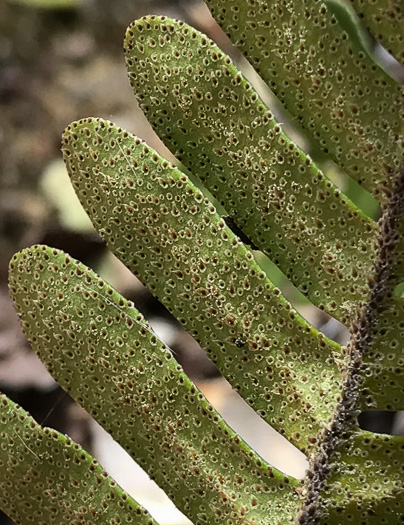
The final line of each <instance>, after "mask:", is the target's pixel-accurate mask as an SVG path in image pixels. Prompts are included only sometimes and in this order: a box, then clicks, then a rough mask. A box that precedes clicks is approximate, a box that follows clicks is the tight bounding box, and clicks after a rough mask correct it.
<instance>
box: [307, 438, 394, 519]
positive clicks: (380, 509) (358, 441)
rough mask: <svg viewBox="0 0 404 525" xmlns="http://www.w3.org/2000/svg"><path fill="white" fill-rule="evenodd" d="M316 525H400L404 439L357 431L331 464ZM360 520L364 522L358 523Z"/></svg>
mask: <svg viewBox="0 0 404 525" xmlns="http://www.w3.org/2000/svg"><path fill="white" fill-rule="evenodd" d="M321 514H322V518H321V519H319V521H318V522H317V523H319V524H321V525H328V524H330V523H342V522H341V517H342V516H343V523H344V524H350V523H355V524H357V523H366V525H380V524H383V523H385V524H388V525H399V524H400V523H402V518H403V516H404V437H396V436H386V435H382V434H372V433H371V432H364V431H361V430H358V429H356V430H355V431H354V432H353V434H352V435H351V436H349V438H348V439H347V440H346V441H344V442H343V444H342V445H341V446H340V447H339V448H338V449H337V451H336V452H335V454H334V457H333V461H332V463H331V475H330V477H329V478H328V480H327V482H326V486H325V488H324V490H323V493H322V502H321ZM358 520H361V521H358Z"/></svg>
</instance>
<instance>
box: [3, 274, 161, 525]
mask: <svg viewBox="0 0 404 525" xmlns="http://www.w3.org/2000/svg"><path fill="white" fill-rule="evenodd" d="M33 285H34V283H33V282H31V283H29V284H28V286H29V287H32V286H33ZM0 508H2V509H3V510H4V511H5V512H6V513H7V514H8V515H9V516H10V517H11V518H12V519H13V520H14V521H15V522H16V523H18V524H29V523H32V524H33V525H50V524H53V523H55V524H56V523H57V524H60V525H70V524H72V523H74V524H78V523H80V524H81V525H92V524H94V523H99V524H101V523H102V524H105V525H107V524H108V525H113V524H114V525H115V524H118V523H133V524H135V525H157V523H156V522H155V521H154V520H153V519H152V518H151V517H150V515H149V514H148V513H147V512H146V511H145V510H144V509H142V508H141V507H139V506H138V505H137V504H136V502H135V501H133V500H132V498H130V497H129V496H128V495H127V494H125V493H124V492H123V490H122V489H121V488H120V487H118V486H117V485H116V483H115V482H114V481H113V480H112V479H111V478H110V477H109V476H108V475H107V473H106V472H105V470H103V468H102V467H101V466H100V465H99V464H98V463H97V461H96V460H95V459H94V458H92V457H91V456H90V455H89V454H87V452H86V451H85V450H83V449H82V448H81V447H80V446H79V445H77V444H76V443H74V442H73V441H72V440H71V439H70V438H69V437H67V436H64V435H63V434H60V433H59V432H56V431H55V430H52V429H50V428H42V427H41V426H40V425H38V424H37V423H36V422H35V421H34V419H33V418H32V417H31V416H30V415H29V414H27V412H25V411H24V410H23V409H22V408H20V407H18V406H17V405H16V404H15V403H13V402H12V401H11V400H10V399H8V398H7V397H6V396H5V395H3V394H0Z"/></svg>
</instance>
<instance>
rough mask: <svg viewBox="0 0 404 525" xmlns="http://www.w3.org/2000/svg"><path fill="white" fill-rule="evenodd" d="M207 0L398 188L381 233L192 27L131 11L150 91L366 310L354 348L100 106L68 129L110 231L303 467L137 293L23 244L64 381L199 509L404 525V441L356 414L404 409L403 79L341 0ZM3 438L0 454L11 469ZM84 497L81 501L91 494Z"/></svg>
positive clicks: (285, 96) (367, 176)
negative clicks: (251, 420) (242, 416)
mask: <svg viewBox="0 0 404 525" xmlns="http://www.w3.org/2000/svg"><path fill="white" fill-rule="evenodd" d="M208 4H209V6H210V7H211V9H212V13H213V14H214V16H215V17H216V19H217V20H218V21H219V23H221V24H222V26H223V27H224V29H225V30H226V31H227V32H228V33H229V34H230V36H231V37H232V39H233V41H234V43H235V44H236V45H238V46H239V47H240V49H242V51H243V52H245V53H246V55H247V56H248V58H249V59H250V61H251V63H252V64H253V65H254V66H255V67H256V68H257V70H258V71H259V72H260V73H261V75H262V77H263V78H264V80H266V81H267V82H268V83H269V85H270V87H271V88H272V89H273V90H274V91H275V92H276V93H277V95H278V96H279V98H280V99H281V100H282V102H283V103H284V104H285V106H286V107H287V109H288V111H289V112H290V113H291V114H292V115H294V116H295V117H296V118H297V119H298V120H299V121H300V122H301V124H302V125H303V127H305V128H306V129H307V130H308V131H309V132H310V133H311V134H312V135H313V136H314V137H315V138H316V139H317V140H318V141H319V144H320V145H321V147H322V148H323V149H324V151H326V152H328V153H329V154H330V156H331V157H332V158H333V159H334V161H335V162H337V163H338V164H339V165H340V166H341V167H342V168H344V169H345V170H346V172H347V173H349V174H350V175H351V176H352V177H354V178H356V180H358V181H359V182H361V183H362V184H363V185H364V186H365V187H366V188H367V189H369V190H370V191H372V192H373V193H374V195H376V196H377V197H378V198H379V199H380V201H381V203H387V205H386V212H385V218H384V222H383V228H382V231H381V235H380V236H379V237H380V239H379V242H378V241H377V231H378V229H377V227H376V225H375V224H374V223H373V222H372V221H371V220H370V219H369V218H367V217H366V216H364V215H363V214H362V213H361V212H360V211H359V210H358V209H356V208H355V206H354V205H353V204H352V203H351V202H350V201H349V200H348V199H347V198H346V197H345V196H344V195H342V194H341V193H340V191H338V189H337V188H336V187H335V186H334V185H333V184H332V183H331V182H330V181H329V180H327V178H326V177H325V176H324V175H323V174H322V173H321V171H320V170H319V169H318V168H317V167H316V166H315V165H314V164H313V163H312V162H311V160H310V159H309V158H308V157H307V156H306V155H305V154H304V153H303V152H302V151H300V150H299V149H298V148H297V147H296V146H295V145H294V144H293V143H292V142H291V141H290V140H289V139H288V138H287V137H286V136H285V135H284V134H283V132H282V130H281V128H280V126H279V125H278V123H277V122H276V121H275V120H274V118H273V117H272V115H271V113H270V111H269V110H268V108H267V107H265V105H264V104H263V103H262V101H261V100H260V99H259V97H258V95H257V94H256V93H255V91H254V89H253V88H252V87H251V86H250V84H249V83H248V82H247V81H246V79H245V78H243V76H242V75H241V73H240V72H239V71H238V70H237V69H236V67H235V66H234V65H233V64H232V62H231V60H230V59H229V58H228V57H227V56H225V55H224V54H223V53H222V52H221V51H220V49H218V47H217V46H216V45H215V44H214V43H213V42H211V41H210V40H209V39H208V38H207V37H205V36H204V35H202V34H200V33H198V32H197V31H196V30H194V29H193V28H191V27H189V26H187V25H186V24H184V23H181V22H176V21H173V20H169V19H165V18H158V17H147V18H144V19H141V20H139V21H137V22H135V23H134V24H132V26H130V28H129V29H128V32H127V35H126V39H125V52H126V59H127V65H128V70H129V77H130V80H131V83H132V86H133V87H134V91H135V93H136V95H137V97H138V100H139V102H140V105H141V107H142V109H143V110H144V112H145V113H146V115H147V117H148V119H149V120H150V122H151V123H152V125H153V126H154V127H155V129H156V130H157V132H158V133H159V135H160V137H161V138H162V139H163V140H164V142H165V143H166V144H167V146H168V147H169V148H170V149H171V151H172V152H173V153H174V154H175V155H176V156H177V158H179V159H180V160H181V161H182V163H183V164H184V165H185V166H186V167H187V168H188V169H189V170H190V171H191V172H192V173H193V175H194V176H196V177H199V179H200V180H201V181H202V182H203V183H204V184H205V185H206V186H207V188H208V189H209V190H210V192H211V193H212V194H213V195H214V196H215V198H216V199H217V200H218V201H219V202H220V203H221V204H222V205H223V206H224V207H225V209H226V212H227V213H228V214H229V215H230V216H231V217H232V218H233V219H234V221H235V223H236V224H237V225H238V226H239V227H240V228H241V229H242V230H243V231H244V233H245V234H246V235H247V236H248V237H249V238H250V239H251V240H252V241H253V242H254V244H255V245H256V246H257V247H258V248H259V249H260V250H262V251H263V252H264V253H265V254H267V255H268V256H269V257H270V258H271V259H272V260H273V261H274V262H275V263H276V264H277V265H278V266H279V268H280V269H281V270H283V271H284V272H285V273H286V274H287V275H288V276H289V277H290V279H291V280H292V282H293V283H294V284H295V285H296V286H297V287H298V288H299V289H300V290H301V291H302V292H303V293H305V294H306V295H307V296H308V298H309V299H310V300H311V301H312V302H313V303H314V304H315V305H317V306H319V307H320V308H322V309H323V310H325V311H326V312H328V313H330V314H331V315H333V316H335V317H336V318H337V319H339V320H341V321H343V322H344V323H346V324H347V325H348V326H351V325H352V323H353V322H354V321H356V324H355V325H354V327H353V338H352V341H351V344H350V346H349V347H348V350H347V351H345V352H344V350H343V349H342V348H341V347H340V346H339V345H337V344H336V343H334V342H333V341H331V340H329V339H327V338H326V337H325V336H324V335H322V334H321V333H319V332H318V331H317V330H316V329H314V328H313V327H312V326H310V325H308V323H307V322H306V321H305V320H304V319H303V318H301V317H300V316H299V314H298V313H297V312H296V311H295V310H294V309H293V307H292V306H291V305H290V304H289V303H288V302H287V301H286V300H285V299H284V298H283V297H282V295H281V293H280V291H279V290H278V289H277V288H276V287H274V285H273V284H272V283H271V281H270V280H269V279H268V277H267V276H266V275H265V273H264V272H263V271H262V270H261V268H260V267H259V266H258V265H257V264H256V263H255V261H254V257H253V254H252V251H251V250H250V249H249V248H248V247H246V246H245V245H244V244H243V243H242V242H241V241H240V240H239V238H238V237H237V236H236V235H235V234H234V233H233V231H232V230H231V229H229V228H228V227H227V226H226V223H225V221H224V220H223V218H222V217H220V216H219V215H218V214H217V212H216V210H215V208H214V206H213V205H212V204H211V203H210V202H209V201H208V200H207V199H206V198H205V197H204V196H203V194H202V193H201V191H200V190H199V189H198V188H197V187H196V186H195V185H194V184H192V183H191V182H190V180H189V179H188V177H187V176H186V175H185V174H184V173H183V172H182V171H180V170H179V169H177V168H175V167H174V166H172V165H171V164H170V163H169V162H167V161H166V160H164V159H162V158H161V157H160V156H159V155H158V154H157V153H156V152H155V151H153V150H152V149H151V148H149V147H148V146H147V145H146V144H144V143H143V142H142V141H141V140H139V139H137V138H135V137H133V136H132V135H130V134H129V133H128V132H126V131H123V130H121V129H119V128H118V127H116V126H114V125H113V124H112V123H109V122H106V121H103V120H100V119H86V120H82V121H79V122H76V123H74V124H72V125H71V126H69V128H67V130H66V131H65V133H64V135H63V154H64V158H65V161H66V165H67V168H68V171H69V174H70V176H71V179H72V183H73V185H74V187H75V189H76V192H77V194H78V196H79V198H80V200H81V202H82V204H83V206H84V208H85V209H86V211H87V213H88V214H89V216H90V217H91V219H92V221H93V223H94V225H95V227H96V228H97V229H98V231H99V232H100V234H101V236H102V237H103V238H104V239H105V241H106V243H107V244H108V246H109V248H110V249H111V250H112V251H113V252H114V253H115V255H117V257H118V258H119V259H121V260H122V261H123V262H124V263H125V264H126V265H127V266H128V268H130V269H131V270H132V271H133V272H134V273H135V274H136V275H137V276H138V277H139V278H140V279H141V280H142V281H143V282H144V283H145V284H146V285H147V286H148V287H149V288H150V290H151V291H152V292H153V294H154V295H156V296H157V297H158V298H159V299H160V300H161V302H162V303H163V304H165V305H166V306H167V308H168V309H169V310H170V311H171V312H172V313H173V314H174V315H175V316H176V317H177V319H179V321H180V322H181V323H182V324H183V325H184V326H185V328H186V329H187V330H188V331H189V332H190V333H191V334H192V335H193V336H194V337H195V338H196V339H197V340H198V341H199V342H200V343H201V345H202V347H203V348H204V349H205V350H206V351H207V352H208V354H209V356H210V357H211V359H212V360H213V361H214V362H215V363H216V364H217V366H218V368H219V369H220V371H221V373H222V374H223V376H224V377H226V378H227V379H228V381H229V382H230V383H231V384H232V386H233V387H234V388H235V389H236V390H237V391H238V392H239V393H240V395H241V396H243V398H244V399H245V400H246V401H247V402H248V403H249V404H250V405H251V406H252V407H253V408H254V409H255V410H256V411H257V412H258V413H259V414H260V416H261V417H262V418H263V419H264V420H265V421H267V422H268V423H270V424H271V425H272V426H274V427H275V428H276V429H277V430H278V431H279V432H282V433H283V434H284V435H285V436H286V437H287V438H288V439H289V440H290V441H291V442H292V443H293V444H295V445H296V446H297V447H299V448H300V449H301V450H302V451H303V452H305V453H306V454H307V455H308V457H309V458H310V461H311V469H310V472H309V475H308V476H307V479H306V480H305V484H304V486H301V485H300V483H299V482H298V481H297V480H294V479H293V478H291V477H288V476H285V475H283V474H281V473H280V472H278V471H276V470H275V469H273V468H271V467H270V466H269V465H267V464H266V463H265V462H264V461H263V460H262V459H260V458H259V457H258V456H257V455H256V454H255V453H254V452H253V451H252V450H250V449H249V447H248V446H246V445H245V444H244V443H243V442H242V441H241V440H240V438H239V437H238V436H237V435H235V434H234V432H232V430H231V429H230V428H228V427H227V425H226V424H225V423H224V422H223V421H222V420H221V418H220V416H219V415H218V414H217V413H216V412H215V411H214V410H213V409H212V407H211V406H210V405H209V404H208V403H207V401H206V400H205V399H204V398H203V396H202V395H201V394H200V393H199V392H198V390H197V389H196V388H195V386H193V385H192V383H191V382H190V381H189V380H188V378H187V377H186V376H185V375H184V373H183V372H182V371H181V369H180V367H179V366H178V365H177V363H176V362H175V361H174V359H173V358H172V356H171V354H170V352H169V351H168V350H167V348H166V347H165V346H164V344H163V343H161V342H160V341H159V340H158V339H157V337H156V336H155V334H153V332H152V331H151V329H150V327H149V326H148V324H147V323H146V322H145V321H144V320H143V318H142V317H141V316H140V315H139V313H138V312H137V311H136V309H135V308H134V306H133V305H132V304H130V303H128V302H127V301H126V300H125V299H123V298H122V297H121V296H119V295H118V294H117V293H116V292H115V291H114V290H113V289H111V288H110V287H109V286H108V285H107V284H106V283H105V282H103V281H102V280H101V279H100V278H99V277H98V276H96V275H95V274H94V273H93V272H92V271H91V270H89V269H87V268H85V267H84V266H83V265H81V264H80V263H78V262H77V261H74V260H72V259H71V258H70V257H69V256H68V255H66V254H63V253H61V252H59V251H57V250H52V249H50V248H46V247H33V248H30V249H28V250H24V251H23V252H21V253H20V254H17V255H16V256H15V257H14V259H13V260H12V262H11V271H10V282H11V292H12V295H13V298H14V302H15V304H16V308H17V310H18V312H19V314H20V316H21V318H22V324H23V328H24V330H25V333H26V334H27V336H28V337H29V339H30V340H31V342H32V345H33V347H34V349H35V350H36V351H37V353H38V354H39V355H40V357H41V359H42V360H43V361H44V362H45V364H46V366H47V367H48V369H49V370H50V371H51V373H52V374H53V375H54V377H55V378H56V379H57V380H58V382H59V383H60V384H61V385H62V386H63V387H64V388H65V389H66V390H68V391H69V392H70V393H71V394H72V395H73V397H75V398H76V399H77V400H78V401H79V402H80V403H81V404H82V405H83V406H84V407H85V408H86V409H87V410H88V411H89V412H90V413H91V414H92V415H93V416H94V417H95V418H96V419H97V420H98V421H99V422H100V423H101V424H102V425H103V426H104V427H105V428H106V429H107V430H108V431H109V432H110V433H111V435H112V436H113V437H114V438H115V439H116V440H117V441H118V442H119V443H121V444H122V446H123V447H124V448H125V449H126V450H127V451H128V452H129V453H131V455H132V456H133V457H134V458H135V459H136V461H138V462H139V463H140V464H141V465H142V466H143V467H144V468H145V469H146V470H147V471H148V472H149V474H150V475H151V476H152V477H153V478H154V479H156V481H157V482H158V483H159V484H160V485H161V486H162V487H163V489H164V490H165V491H166V492H167V494H168V495H169V496H170V497H171V498H172V499H173V501H174V502H175V503H176V505H177V506H178V507H179V508H180V509H181V510H182V511H183V512H184V513H185V514H186V515H187V516H188V517H189V518H190V519H191V520H192V521H193V523H195V524H211V523H223V524H225V523H226V524H228V523H232V524H240V525H241V524H251V525H253V524H255V525H258V524H261V525H264V524H265V525H272V524H280V523H281V524H291V523H296V524H297V523H314V522H316V523H323V524H330V525H331V524H340V523H342V522H343V523H350V522H360V523H364V524H366V525H370V524H375V525H376V524H380V523H389V524H398V523H399V520H400V515H402V512H403V503H402V502H403V498H402V495H403V494H402V492H403V478H402V475H403V473H402V465H403V450H402V447H403V440H402V439H401V438H394V437H388V436H380V435H373V434H370V433H367V432H364V431H361V430H360V429H359V428H358V426H357V424H356V416H357V414H358V412H359V411H360V410H363V409H371V408H379V409H388V410H397V409H402V408H403V406H402V404H403V398H402V392H401V386H400V374H401V370H402V360H403V356H402V350H401V348H402V342H403V332H404V311H403V303H402V299H401V298H399V297H398V296H396V295H394V290H395V287H396V285H397V284H398V283H399V282H400V280H401V279H402V276H403V273H402V271H401V270H402V268H401V265H402V264H403V263H402V261H403V260H404V259H403V256H404V253H403V247H402V242H401V239H402V238H403V237H402V236H401V237H400V228H401V229H402V228H403V227H404V226H403V222H402V214H403V211H402V210H403V206H402V200H403V193H404V192H403V191H402V183H400V181H398V182H397V183H396V182H395V181H396V179H397V178H398V177H397V173H398V166H399V164H400V160H401V149H400V147H401V145H400V144H399V134H400V126H401V124H400V117H399V112H398V108H399V106H398V105H399V101H400V88H399V86H398V85H396V83H395V82H394V81H393V80H392V79H391V78H389V77H388V76H387V75H386V74H385V73H384V72H383V71H382V70H381V69H380V68H379V67H377V66H376V65H375V64H374V63H373V62H372V60H371V59H370V58H369V57H367V56H366V55H364V53H363V52H362V51H358V50H356V49H355V48H353V47H351V45H350V43H349V40H348V38H347V36H346V34H345V33H344V32H343V31H342V30H341V28H340V27H339V26H338V24H337V22H336V20H335V19H334V18H333V17H332V16H331V15H330V14H329V13H328V12H327V9H326V8H325V7H324V5H323V4H322V3H320V2H315V1H300V2H292V1H283V2H264V1H257V0H243V1H236V0H228V1H226V2H214V1H209V2H208ZM395 184H396V185H395ZM400 184H401V185H400ZM391 196H392V197H391ZM389 198H390V202H389ZM379 244H380V246H381V248H379V247H378V246H379ZM369 278H371V279H372V286H371V287H370V288H369V287H368V284H367V280H368V279H369ZM360 307H362V312H361V314H360V316H359V320H358V319H357V317H354V316H353V313H352V312H353V311H356V310H358V309H360ZM10 417H11V416H10ZM33 446H34V445H32V447H33ZM30 448H31V445H28V443H27V442H25V443H24V441H23V444H22V445H21V447H18V448H17V450H18V454H21V455H22V456H23V454H24V451H25V452H26V454H27V455H28V456H29V450H30ZM27 451H28V452H27ZM38 456H39V460H38V461H40V458H41V455H40V454H38ZM66 457H67V456H66ZM0 458H1V459H0V461H2V462H3V469H1V471H4V466H5V467H6V470H7V469H9V470H10V469H11V471H12V466H11V465H10V464H9V463H7V462H6V463H5V465H4V462H5V460H4V459H3V458H4V456H0ZM24 460H25V458H24ZM9 461H17V460H16V459H12V460H9ZM37 470H39V469H38V467H37ZM16 472H17V471H16ZM38 475H39V474H38ZM52 475H54V476H58V474H57V473H56V472H55V473H53V470H52ZM41 482H42V483H43V481H41ZM3 483H4V481H3ZM82 487H83V490H82V494H84V495H85V494H88V492H87V489H85V484H84V483H83V484H82ZM90 492H91V489H90ZM36 497H39V496H38V495H37V494H36ZM49 497H50V496H49V495H48V493H47V492H45V496H44V497H43V499H42V500H41V501H43V504H44V505H47V504H48V503H49V501H50V499H49ZM58 497H61V498H62V497H63V496H62V495H61V494H58ZM65 498H66V501H68V502H69V503H66V505H68V506H69V508H72V509H74V512H79V510H78V508H80V507H83V506H84V507H86V504H85V502H83V501H80V500H79V497H77V499H76V500H74V501H75V502H76V506H75V503H73V502H71V501H70V499H69V494H66V496H65ZM77 502H79V503H78V504H77ZM98 511H99V510H98V507H97V512H98ZM21 516H22V514H21ZM24 519H25V520H26V521H27V518H24ZM24 519H23V518H22V517H21V522H23V521H24ZM122 519H123V520H126V518H122ZM144 519H146V520H147V519H148V518H144ZM108 520H109V521H108ZM383 520H384V521H383ZM70 521H71V520H70ZM27 522H28V521H27ZM104 522H105V523H116V522H115V521H111V520H110V518H109V517H108V518H106V519H105V520H104V521H103V523H104ZM146 522H147V521H146ZM146 522H143V521H141V519H140V518H139V523H146Z"/></svg>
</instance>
